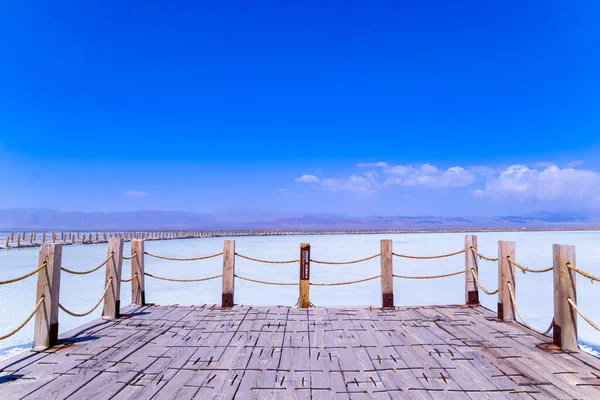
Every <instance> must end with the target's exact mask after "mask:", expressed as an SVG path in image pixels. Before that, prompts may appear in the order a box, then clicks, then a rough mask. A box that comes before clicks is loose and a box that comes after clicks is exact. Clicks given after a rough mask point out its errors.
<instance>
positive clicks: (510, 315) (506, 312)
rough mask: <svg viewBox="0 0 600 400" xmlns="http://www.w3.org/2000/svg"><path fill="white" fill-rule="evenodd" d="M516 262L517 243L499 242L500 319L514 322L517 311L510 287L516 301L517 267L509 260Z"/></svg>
mask: <svg viewBox="0 0 600 400" xmlns="http://www.w3.org/2000/svg"><path fill="white" fill-rule="evenodd" d="M509 257H510V258H511V259H512V260H515V242H505V241H499V242H498V319H499V320H501V321H514V320H515V310H514V307H513V303H512V301H511V299H510V292H509V291H508V285H511V287H512V290H513V294H514V295H515V300H516V297H517V286H516V280H515V278H516V275H515V266H514V265H513V264H512V263H510V262H509V261H508V258H509Z"/></svg>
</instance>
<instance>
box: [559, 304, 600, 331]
mask: <svg viewBox="0 0 600 400" xmlns="http://www.w3.org/2000/svg"><path fill="white" fill-rule="evenodd" d="M567 301H568V302H569V304H570V305H571V307H573V308H574V309H575V311H577V314H579V315H580V316H581V318H583V319H585V322H587V323H588V324H590V325H591V326H592V328H594V329H596V330H597V331H600V326H598V325H596V324H595V323H594V322H593V321H592V320H591V319H590V318H589V317H588V316H587V315H585V314H584V313H583V312H582V311H581V310H580V309H579V307H577V304H575V302H574V301H573V300H571V298H570V297H569V298H567Z"/></svg>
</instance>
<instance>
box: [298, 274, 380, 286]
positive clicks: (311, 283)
mask: <svg viewBox="0 0 600 400" xmlns="http://www.w3.org/2000/svg"><path fill="white" fill-rule="evenodd" d="M377 278H381V275H375V276H370V277H368V278H364V279H357V280H355V281H345V282H331V283H313V282H310V283H309V285H310V286H342V285H353V284H355V283H361V282H367V281H372V280H373V279H377Z"/></svg>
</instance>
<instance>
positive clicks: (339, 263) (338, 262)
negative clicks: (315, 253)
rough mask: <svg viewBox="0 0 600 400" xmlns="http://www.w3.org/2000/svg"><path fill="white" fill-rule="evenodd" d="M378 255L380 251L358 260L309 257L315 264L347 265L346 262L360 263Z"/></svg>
mask: <svg viewBox="0 0 600 400" xmlns="http://www.w3.org/2000/svg"><path fill="white" fill-rule="evenodd" d="M379 256H381V253H377V254H373V255H372V256H369V257H365V258H360V259H358V260H351V261H323V260H315V259H313V258H311V259H310V261H311V262H314V263H315V264H326V265H348V264H357V263H361V262H364V261H369V260H372V259H374V258H377V257H379Z"/></svg>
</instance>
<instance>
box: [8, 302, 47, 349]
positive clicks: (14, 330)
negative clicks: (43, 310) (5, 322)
mask: <svg viewBox="0 0 600 400" xmlns="http://www.w3.org/2000/svg"><path fill="white" fill-rule="evenodd" d="M45 299H46V298H45V297H44V296H42V297H40V299H39V300H38V302H37V304H36V305H35V308H34V309H33V311H32V312H31V313H30V314H29V315H28V316H27V318H25V321H23V322H22V323H21V324H20V325H19V326H17V327H16V328H15V329H13V330H12V331H10V332H8V333H7V334H6V335H2V336H0V340H4V339H7V338H9V337H11V336H12V335H14V334H15V333H17V332H19V331H20V330H21V329H23V327H24V326H25V325H27V323H28V322H29V321H30V320H31V318H33V316H34V315H35V313H36V312H37V310H38V308H40V306H41V305H42V303H43V302H44V300H45Z"/></svg>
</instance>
